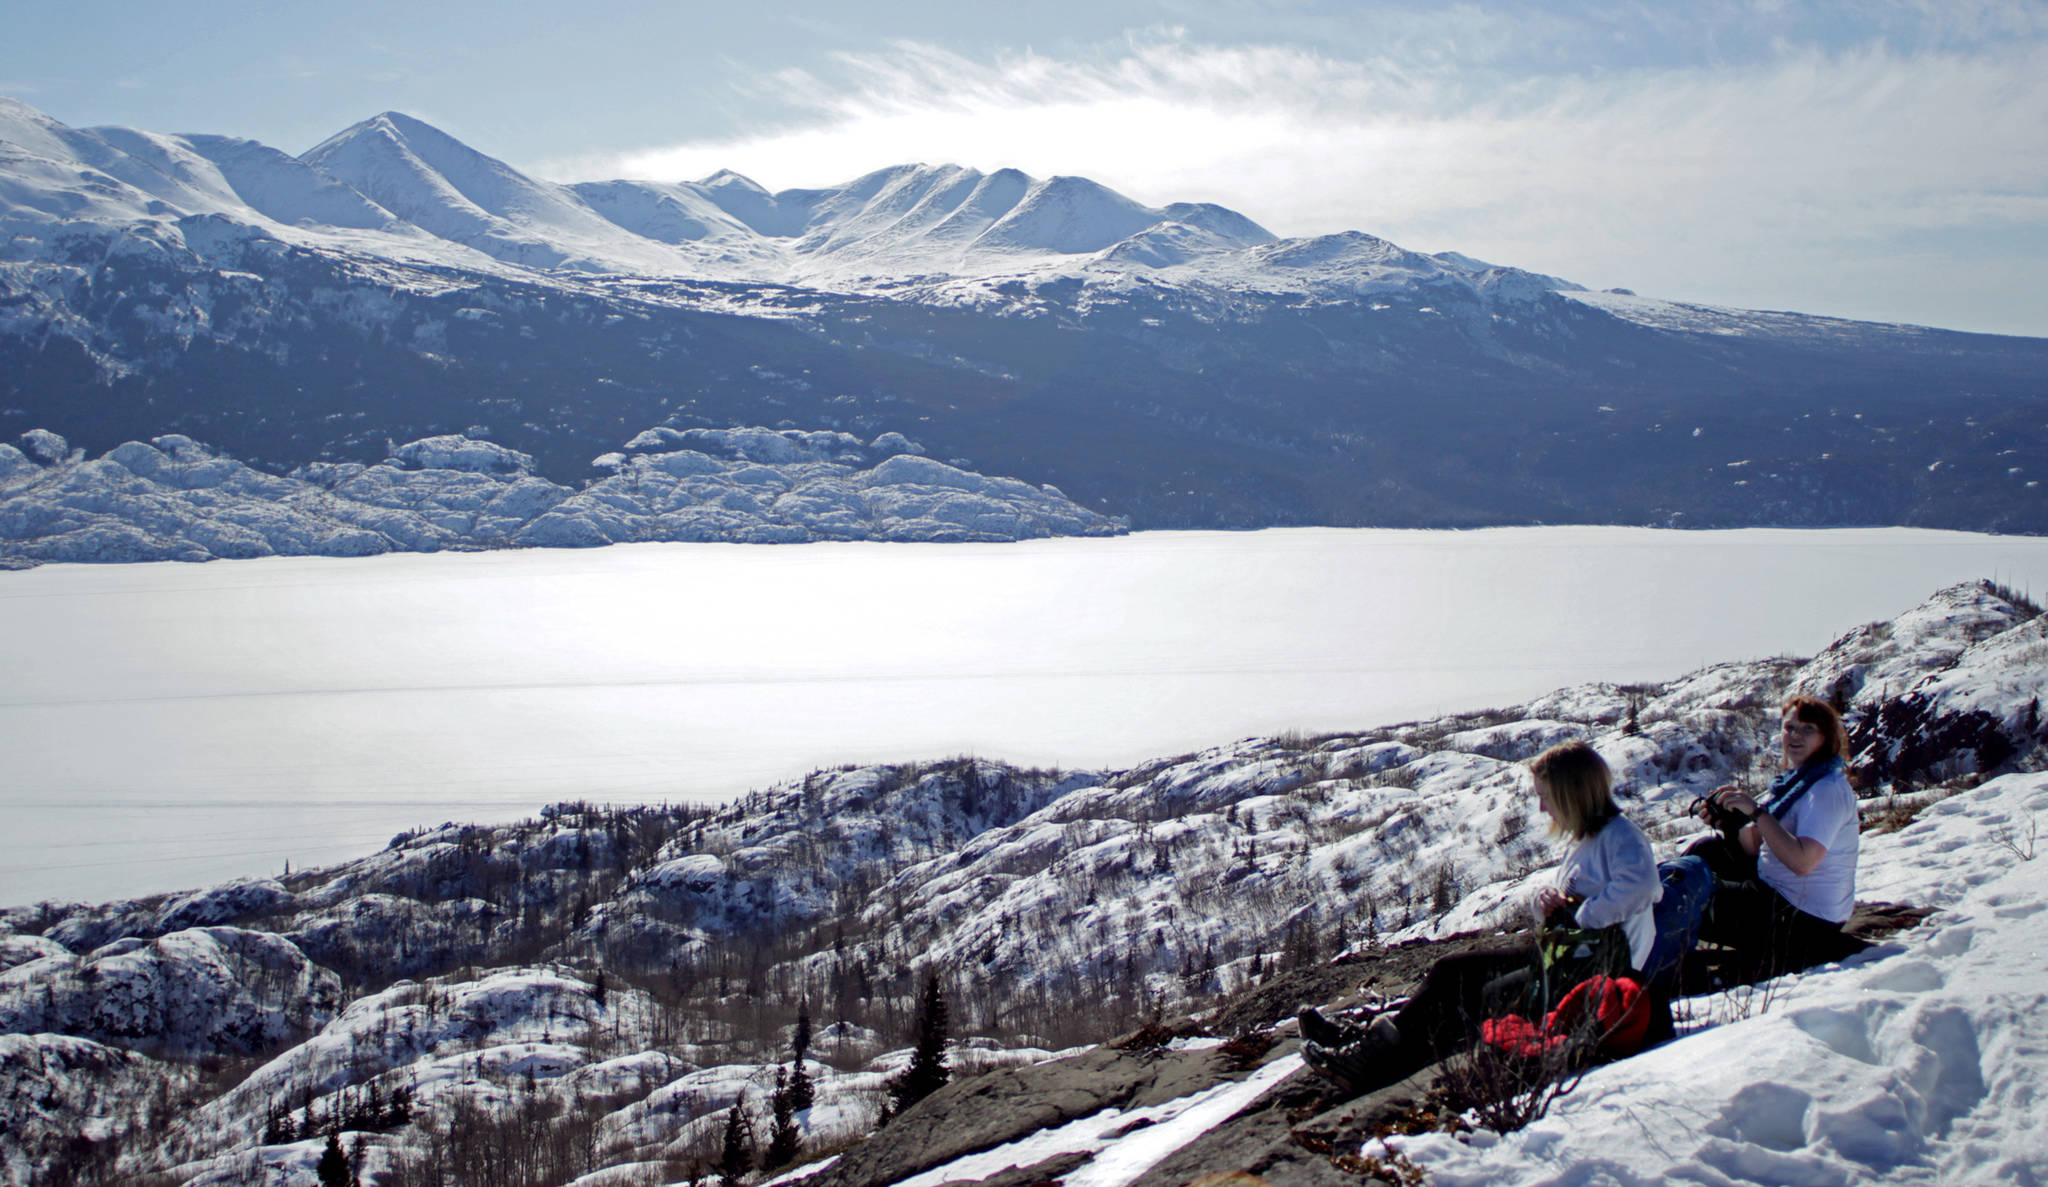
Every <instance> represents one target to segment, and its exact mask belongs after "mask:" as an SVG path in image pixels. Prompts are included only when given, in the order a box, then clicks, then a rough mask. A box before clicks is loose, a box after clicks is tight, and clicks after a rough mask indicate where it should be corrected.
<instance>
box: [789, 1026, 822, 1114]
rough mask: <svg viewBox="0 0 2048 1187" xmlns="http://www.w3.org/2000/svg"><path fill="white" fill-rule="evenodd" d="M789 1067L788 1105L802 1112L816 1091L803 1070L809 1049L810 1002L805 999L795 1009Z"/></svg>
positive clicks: (808, 1075)
mask: <svg viewBox="0 0 2048 1187" xmlns="http://www.w3.org/2000/svg"><path fill="white" fill-rule="evenodd" d="M790 1047H791V1054H792V1056H793V1058H792V1059H791V1061H790V1062H791V1065H792V1066H791V1067H790V1071H789V1107H790V1108H791V1109H793V1110H795V1111H797V1112H802V1111H803V1110H805V1109H808V1108H810V1107H811V1103H812V1101H813V1100H814V1099H815V1097H816V1093H815V1092H814V1091H813V1090H812V1088H811V1075H810V1073H809V1072H806V1071H805V1070H804V1057H805V1056H807V1055H809V1054H810V1051H811V1003H810V1000H809V999H805V1000H804V1002H803V1004H801V1005H799V1006H798V1007H797V1010H796V1039H795V1041H794V1042H792V1043H791V1044H790Z"/></svg>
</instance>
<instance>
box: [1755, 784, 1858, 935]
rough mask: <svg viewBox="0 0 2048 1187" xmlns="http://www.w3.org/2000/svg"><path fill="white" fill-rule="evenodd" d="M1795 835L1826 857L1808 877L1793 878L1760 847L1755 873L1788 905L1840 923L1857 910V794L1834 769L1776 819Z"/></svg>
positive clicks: (1776, 860) (1795, 876) (1784, 867)
mask: <svg viewBox="0 0 2048 1187" xmlns="http://www.w3.org/2000/svg"><path fill="white" fill-rule="evenodd" d="M1778 823H1779V824H1782V825H1784V826H1785V831H1786V832H1788V833H1791V834H1792V835H1793V836H1795V837H1801V838H1806V839H1811V840H1815V841H1819V842H1820V843H1821V844H1822V845H1825V846H1827V851H1828V855H1827V856H1826V857H1823V858H1821V859H1820V864H1819V865H1817V866H1815V867H1813V872H1812V873H1810V874H1805V875H1800V874H1795V873H1793V872H1792V871H1791V870H1789V869H1787V868H1786V866H1785V863H1784V862H1782V861H1779V860H1778V855H1777V854H1775V853H1772V852H1771V847H1770V845H1769V844H1768V843H1765V844H1764V845H1762V846H1761V847H1760V848H1759V849H1758V850H1757V855H1756V873H1757V877H1759V878H1761V879H1763V882H1764V885H1766V886H1768V887H1770V888H1771V889H1772V890H1775V891H1777V892H1778V893H1779V894H1781V895H1784V896H1785V901H1786V902H1788V903H1791V904H1792V905H1793V906H1795V907H1797V908H1799V909H1800V910H1802V911H1804V912H1806V913H1807V914H1808V915H1813V916H1816V917H1818V918H1821V919H1825V920H1827V921H1829V922H1830V923H1844V922H1847V920H1848V918H1849V913H1850V912H1851V911H1853V910H1855V909H1856V793H1855V792H1854V791H1852V790H1850V788H1849V779H1848V776H1846V775H1844V774H1843V773H1842V772H1841V770H1839V769H1837V770H1836V771H1834V772H1833V773H1832V774H1829V775H1826V776H1824V777H1823V778H1822V779H1821V780H1820V782H1818V783H1816V784H1814V785H1813V787H1812V788H1810V789H1809V790H1808V791H1807V793H1806V794H1805V795H1803V796H1801V797H1800V799H1799V802H1798V803H1796V804H1794V805H1792V810H1791V811H1790V812H1787V813H1785V816H1784V818H1783V819H1781V820H1779V821H1778Z"/></svg>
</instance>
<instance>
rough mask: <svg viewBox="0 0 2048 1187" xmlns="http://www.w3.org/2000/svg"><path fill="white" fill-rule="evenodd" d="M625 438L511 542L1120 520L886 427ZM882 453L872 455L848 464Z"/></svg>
mask: <svg viewBox="0 0 2048 1187" xmlns="http://www.w3.org/2000/svg"><path fill="white" fill-rule="evenodd" d="M627 448H628V450H629V453H628V454H627V455H626V456H624V457H623V458H622V459H621V460H620V462H619V464H618V465H617V466H616V468H615V469H614V472H613V473H612V474H611V476H609V477H607V478H603V479H600V480H599V481H597V482H594V483H592V484H591V485H590V486H588V487H586V488H585V489H584V490H582V491H580V492H577V493H576V494H574V495H572V496H570V497H569V498H567V499H565V500H563V501H562V502H561V503H560V504H559V505H557V506H556V507H554V508H552V509H551V510H549V511H548V512H547V513H546V514H544V515H541V516H540V517H538V518H536V519H535V520H534V521H533V522H531V523H529V524H527V525H526V526H525V527H523V528H521V529H520V530H519V531H518V532H517V533H516V534H515V535H514V536H513V537H512V539H513V542H514V543H519V544H530V545H541V546H550V547H587V546H594V545H599V544H617V543H624V542H627V541H648V540H737V541H741V542H745V543H797V542H803V541H808V540H918V541H999V540H1021V539H1035V538H1038V537H1043V536H1064V535H1091V536H1092V535H1108V534H1113V533H1116V532H1120V531H1122V530H1124V528H1123V525H1122V524H1121V522H1120V521H1117V520H1112V519H1109V518H1107V517H1105V516H1101V515H1097V514H1095V513H1094V512H1091V511H1088V510H1085V509H1084V508H1082V507H1080V506H1078V505H1076V504H1074V503H1073V502H1071V501H1070V500H1068V499H1067V498H1066V497H1065V496H1063V495H1060V494H1058V493H1057V492H1054V491H1048V490H1044V489H1041V488H1036V487H1032V486H1030V485H1029V484H1027V483H1023V482H1019V481H1017V480H1015V479H1010V478H989V477H985V476H983V475H979V474H974V473H971V472H968V471H964V470H958V469H955V468H953V467H951V466H947V465H945V464H944V463H941V462H936V461H932V460H931V459H929V458H925V457H921V456H918V455H917V454H916V453H914V452H911V451H912V450H914V449H915V448H916V447H915V446H912V445H911V444H910V443H909V442H908V441H905V440H903V439H902V438H901V437H900V436H898V437H896V438H895V439H894V440H890V439H888V438H887V437H886V436H885V437H884V438H878V439H877V440H876V442H875V444H874V445H873V446H863V445H862V444H861V443H860V441H859V439H857V438H854V437H851V436H849V435H847V434H843V433H799V432H795V431H788V430H785V431H779V432H778V431H774V430H769V429H760V428H751V429H749V428H736V429H691V430H686V431H677V430H673V429H654V430H649V431H648V432H645V433H642V434H640V435H639V436H637V437H635V438H633V440H632V441H630V442H628V443H627ZM896 451H900V452H896ZM883 453H887V454H888V455H889V456H887V457H885V458H884V459H883V460H882V461H880V462H879V463H878V464H875V465H873V466H872V468H867V469H861V468H858V467H860V466H862V465H865V464H866V461H867V459H868V458H869V457H870V456H872V455H873V454H883Z"/></svg>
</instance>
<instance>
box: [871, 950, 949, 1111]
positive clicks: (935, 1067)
mask: <svg viewBox="0 0 2048 1187" xmlns="http://www.w3.org/2000/svg"><path fill="white" fill-rule="evenodd" d="M952 1076H953V1072H952V1069H950V1068H948V1067H947V1066H946V999H945V998H944V997H943V996H942V995H941V994H940V993H939V975H938V974H937V973H932V974H930V975H929V976H927V977H926V978H925V982H924V998H923V1000H922V1001H920V1002H919V1003H918V1008H917V1049H916V1050H915V1051H913V1052H912V1053H911V1056H910V1066H909V1067H907V1068H904V1069H903V1071H902V1072H901V1073H900V1074H898V1075H896V1076H892V1077H890V1079H889V1105H888V1109H887V1112H886V1113H885V1116H886V1117H891V1118H893V1117H895V1116H897V1115H898V1114H900V1113H902V1112H903V1110H905V1109H907V1108H909V1107H910V1106H912V1105H914V1104H916V1103H917V1102H918V1101H921V1100H923V1099H924V1098H925V1097H927V1096H930V1095H931V1094H932V1093H934V1092H937V1091H938V1090H939V1089H940V1088H941V1087H943V1086H944V1085H945V1083H946V1081H947V1080H949V1079H951V1078H952Z"/></svg>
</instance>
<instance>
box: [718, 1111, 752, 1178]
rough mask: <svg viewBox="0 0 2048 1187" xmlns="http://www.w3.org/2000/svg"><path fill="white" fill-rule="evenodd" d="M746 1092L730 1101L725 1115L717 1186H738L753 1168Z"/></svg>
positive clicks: (750, 1124)
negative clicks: (729, 1109)
mask: <svg viewBox="0 0 2048 1187" xmlns="http://www.w3.org/2000/svg"><path fill="white" fill-rule="evenodd" d="M746 1106H747V1094H746V1093H744V1092H742V1093H740V1098H739V1099H738V1100H736V1101H734V1102H732V1111H731V1112H729V1113H727V1114H726V1115H725V1144H724V1146H723V1148H722V1149H721V1150H720V1152H719V1156H718V1183H719V1187H740V1183H741V1181H742V1180H744V1179H745V1178H746V1177H747V1172H748V1171H750V1170H753V1169H754V1123H753V1122H752V1121H749V1120H748V1119H747V1107H746Z"/></svg>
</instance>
